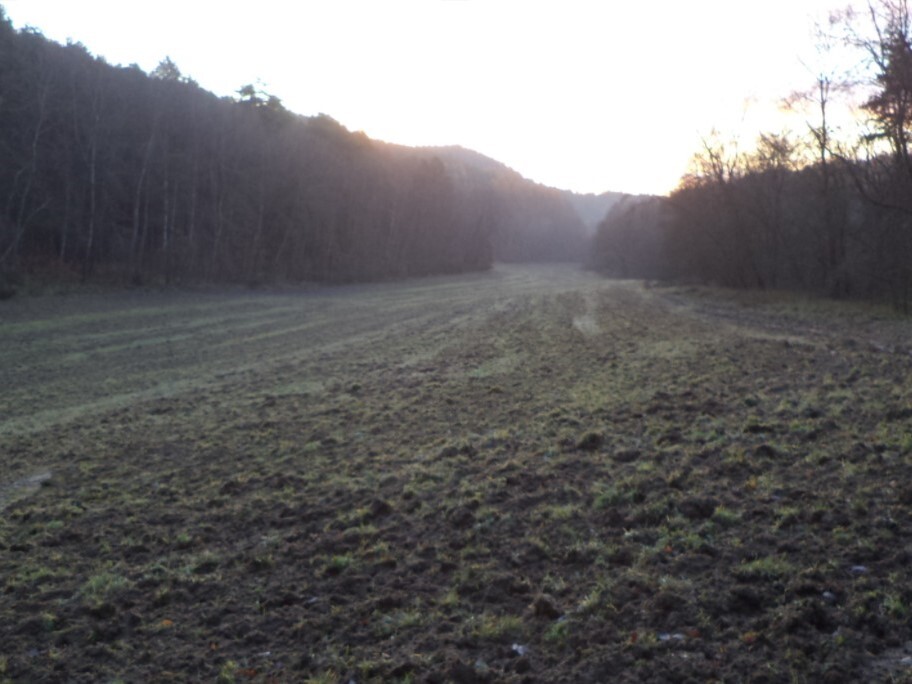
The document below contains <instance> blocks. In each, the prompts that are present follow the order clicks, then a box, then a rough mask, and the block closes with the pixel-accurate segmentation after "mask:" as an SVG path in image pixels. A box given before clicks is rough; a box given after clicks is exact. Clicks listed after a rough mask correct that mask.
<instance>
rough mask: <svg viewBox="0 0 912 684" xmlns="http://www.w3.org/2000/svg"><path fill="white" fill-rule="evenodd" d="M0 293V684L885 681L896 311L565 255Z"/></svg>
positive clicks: (906, 635) (903, 350)
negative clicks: (638, 271) (433, 267)
mask: <svg viewBox="0 0 912 684" xmlns="http://www.w3.org/2000/svg"><path fill="white" fill-rule="evenodd" d="M0 316H2V325H0V373H2V383H0V384H2V386H3V395H2V399H0V509H2V510H0V681H11V682H20V681H22V682H42V681H49V682H50V681H68V682H96V681H112V680H113V681H117V680H118V679H119V680H123V681H176V682H177V681H188V680H195V681H200V680H202V681H219V682H232V681H238V682H244V681H255V682H268V681H277V682H285V681H288V682H292V681H295V682H296V681H314V682H336V681H344V682H348V681H356V682H370V681H377V682H379V681H400V682H407V681H416V682H418V681H428V682H435V681H436V682H444V681H454V682H476V681H491V682H494V681H516V682H525V681H528V682H556V681H568V682H571V681H572V682H585V681H592V682H595V681H619V682H624V681H629V682H639V681H680V682H687V681H694V682H705V681H756V682H760V681H766V682H778V681H862V680H867V681H871V680H874V681H877V680H886V681H903V680H904V678H908V675H909V671H910V665H909V662H910V661H909V659H910V658H912V652H910V651H908V650H907V646H906V644H907V642H908V641H909V640H910V639H912V634H910V626H909V624H910V623H909V620H910V617H912V612H910V611H912V554H910V549H909V547H908V539H909V538H910V535H912V515H910V506H912V486H910V484H909V479H910V478H909V466H910V459H912V428H910V417H912V396H910V391H912V385H910V379H912V378H910V370H912V357H910V354H909V348H908V347H907V346H905V345H906V344H907V340H909V339H910V337H909V333H910V332H912V330H910V328H912V326H910V323H909V321H908V320H906V319H900V318H895V317H893V316H892V315H891V314H889V313H887V312H884V311H881V310H873V309H870V308H864V307H862V306H859V305H851V306H848V305H838V304H833V303H827V302H819V301H814V300H797V299H796V298H794V297H784V296H776V295H745V294H731V293H725V292H717V291H709V290H702V289H682V288H661V289H659V288H655V289H648V288H645V287H644V286H642V285H641V284H638V283H632V282H613V281H605V280H601V279H598V278H596V277H594V276H591V275H588V274H584V273H580V272H578V271H576V270H574V269H571V268H569V267H563V268H561V267H553V268H551V267H549V268H509V269H507V268H500V269H498V270H495V271H494V272H492V273H489V274H484V275H472V276H460V277H454V278H439V279H430V280H420V281H412V282H408V283H404V284H395V285H382V286H375V287H361V286H359V287H340V288H318V289H306V290H285V291H274V292H249V291H233V292H224V291H222V292H218V293H182V294H177V293H150V292H142V293H133V294H119V295H91V296H89V295H86V296H70V297H43V298H33V299H22V300H19V301H16V300H12V301H9V302H6V303H3V304H2V308H0Z"/></svg>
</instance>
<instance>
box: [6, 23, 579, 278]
mask: <svg viewBox="0 0 912 684" xmlns="http://www.w3.org/2000/svg"><path fill="white" fill-rule="evenodd" d="M458 149H459V148H427V149H420V148H418V149H416V148H408V147H402V146H397V145H391V144H387V143H382V142H378V141H373V140H370V139H369V138H368V137H366V136H365V135H364V134H362V133H352V132H350V131H348V130H346V129H345V128H344V127H343V126H341V125H340V124H338V123H337V122H336V121H334V120H333V119H332V118H330V117H328V116H324V115H320V116H317V117H304V116H300V115H297V114H294V113H292V112H290V111H288V110H287V109H286V108H285V107H284V106H283V105H282V102H281V101H280V100H279V99H278V98H277V97H274V96H271V95H268V94H266V93H263V92H260V91H258V90H257V89H256V88H254V87H252V86H246V87H242V88H241V89H240V90H239V91H238V97H236V98H219V97H216V96H215V95H213V94H211V93H209V92H207V91H205V90H203V89H202V88H200V87H199V85H198V84H196V83H195V82H194V81H193V80H192V79H190V78H186V77H185V76H184V75H182V74H181V72H180V70H179V69H178V67H177V66H176V65H175V64H173V63H172V62H171V61H170V60H165V61H163V62H162V63H161V64H160V65H159V67H158V68H157V69H156V70H155V71H153V72H152V73H151V74H146V73H144V72H143V71H142V70H140V69H139V68H138V67H136V66H131V67H115V66H112V65H109V64H107V63H106V62H105V61H104V60H102V59H99V58H96V57H94V56H92V55H91V54H90V53H89V52H88V51H87V50H86V49H85V48H84V47H83V46H81V45H79V44H69V45H66V46H62V45H59V44H57V43H54V42H52V41H49V40H47V39H45V38H44V37H43V36H42V35H40V34H39V33H36V32H34V31H30V30H24V31H16V30H15V29H14V28H13V27H12V24H11V23H10V22H9V21H8V20H7V19H6V18H5V14H4V13H3V10H2V7H0V280H3V279H5V280H6V281H10V280H14V279H15V278H17V277H18V275H19V274H22V273H27V272H37V271H40V272H44V273H48V272H51V273H53V274H55V275H58V276H59V275H66V276H68V277H71V278H82V279H99V278H103V279H106V280H112V279H113V280H115V281H123V282H135V283H138V282H189V281H210V282H225V281H232V282H248V283H257V282H269V281H294V280H320V281H330V282H340V281H351V280H372V279H386V278H396V277H407V276H412V275H424V274H431V273H447V272H460V271H468V270H479V269H486V268H488V267H489V266H490V265H491V263H492V261H493V260H494V259H503V260H512V261H517V260H563V259H568V258H579V257H581V255H582V252H583V249H584V244H585V229H584V227H583V225H582V223H581V221H580V218H579V216H578V214H577V213H576V212H575V211H574V210H573V209H572V207H571V206H570V205H569V204H568V202H567V200H566V198H565V197H564V196H563V195H562V194H561V193H560V192H559V191H557V190H553V189H550V188H546V187H543V186H540V185H537V184H535V183H532V182H531V181H528V180H526V179H523V178H522V177H520V176H519V175H518V174H516V173H515V172H513V171H511V170H509V169H507V168H506V167H504V166H503V165H500V164H498V163H497V162H494V161H493V160H487V161H486V162H482V161H481V160H483V159H485V158H484V157H482V156H481V155H477V154H475V153H471V152H469V151H467V150H463V151H462V152H461V153H457V150H458ZM0 289H6V290H9V286H8V285H3V283H2V282H0Z"/></svg>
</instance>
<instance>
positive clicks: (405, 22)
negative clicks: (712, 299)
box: [0, 0, 845, 194]
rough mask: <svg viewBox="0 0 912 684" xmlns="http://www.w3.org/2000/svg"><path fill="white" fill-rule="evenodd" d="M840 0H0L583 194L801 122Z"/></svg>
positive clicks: (646, 185) (99, 49)
mask: <svg viewBox="0 0 912 684" xmlns="http://www.w3.org/2000/svg"><path fill="white" fill-rule="evenodd" d="M844 3H845V0H842V3H840V2H839V0H764V1H763V2H749V1H748V2H739V1H735V0H687V1H686V2H685V1H682V0H650V1H649V2H640V1H638V0H547V1H544V0H543V1H538V0H256V1H254V2H250V1H247V2H238V1H235V0H156V1H155V2H151V1H148V0H79V1H78V2H77V1H76V0H0V4H2V6H3V7H4V8H5V10H6V13H7V15H8V16H9V18H10V19H11V20H12V21H13V24H14V25H15V26H16V27H17V28H22V27H24V26H27V25H28V26H32V27H34V28H37V29H39V30H40V31H41V32H42V33H43V34H44V35H45V36H47V37H48V38H50V39H52V40H56V41H59V42H66V41H67V40H68V39H72V40H73V41H76V42H80V43H82V44H83V45H85V46H86V47H87V48H88V49H89V51H91V52H92V53H93V54H96V55H100V56H103V57H104V58H105V59H106V60H107V61H108V62H110V63H112V64H122V65H129V64H138V65H139V66H140V67H141V68H143V69H144V70H145V71H150V70H152V69H154V68H155V66H156V65H157V64H158V63H159V62H160V61H161V60H162V59H163V58H165V57H166V56H167V57H170V58H171V59H172V60H173V61H174V62H175V63H176V64H177V66H178V67H179V68H180V70H181V71H182V72H183V74H184V75H185V76H189V77H191V78H193V79H194V80H196V81H197V82H198V83H199V84H200V85H201V86H202V87H204V88H206V89H208V90H211V91H213V92H215V93H217V94H219V95H230V94H232V93H234V92H236V91H237V90H238V89H239V88H240V87H241V86H242V85H244V84H247V83H259V84H260V86H261V87H262V88H263V89H264V90H265V91H266V92H268V93H270V94H273V95H276V96H278V97H279V98H281V100H282V101H283V102H284V104H285V106H286V107H287V108H289V109H291V110H292V111H295V112H298V113H300V114H305V115H313V114H318V113H325V114H328V115H330V116H332V117H333V118H334V119H336V120H337V121H339V122H340V123H342V124H343V125H344V126H346V127H347V128H349V129H351V130H363V131H364V132H365V133H367V134H368V135H369V136H371V137H372V138H377V139H380V140H386V141H389V142H394V143H401V144H405V145H462V146H464V147H468V148H471V149H474V150H476V151H478V152H481V153H482V154H485V155H488V156H490V157H493V158H495V159H497V160H498V161H501V162H503V163H505V164H507V165H508V166H511V167H512V168H514V169H515V170H516V171H518V172H519V173H521V174H522V175H524V176H526V177H527V178H531V179H533V180H535V181H537V182H540V183H543V184H546V185H551V186H554V187H558V188H562V189H569V190H575V191H577V192H603V191H608V190H610V191H617V192H629V193H634V194H666V193H668V192H669V191H671V190H672V189H673V188H674V187H675V186H676V185H677V183H678V181H679V179H680V178H681V176H682V175H683V174H684V173H686V171H687V170H688V163H689V161H690V159H691V157H692V155H693V153H694V152H696V151H697V150H698V149H699V148H700V145H701V140H702V139H703V138H705V137H707V136H708V135H709V134H710V132H711V131H712V130H713V129H717V130H719V131H721V132H722V133H723V135H726V136H738V137H741V138H742V139H744V140H748V141H750V140H753V139H755V138H756V135H757V133H758V132H760V131H780V130H782V129H784V128H789V129H791V130H793V131H795V132H799V133H801V132H803V130H801V129H803V128H805V124H804V120H803V119H802V118H801V117H797V118H796V117H794V115H793V116H792V117H791V118H790V119H783V116H785V115H783V114H782V113H781V111H780V102H781V100H782V98H783V97H785V96H787V95H789V94H790V93H791V92H793V91H795V90H802V89H807V88H809V87H811V86H813V84H814V82H815V77H816V73H815V71H814V69H815V66H814V65H815V61H819V56H817V55H815V40H814V37H813V31H814V24H815V21H820V20H823V19H825V18H826V16H827V12H828V10H830V9H833V8H834V6H835V7H838V6H840V4H844Z"/></svg>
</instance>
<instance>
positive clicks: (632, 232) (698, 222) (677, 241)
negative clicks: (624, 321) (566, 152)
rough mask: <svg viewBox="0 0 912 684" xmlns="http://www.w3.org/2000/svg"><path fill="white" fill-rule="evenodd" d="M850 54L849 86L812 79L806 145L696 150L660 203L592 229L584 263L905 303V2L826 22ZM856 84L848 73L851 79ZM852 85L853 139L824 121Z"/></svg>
mask: <svg viewBox="0 0 912 684" xmlns="http://www.w3.org/2000/svg"><path fill="white" fill-rule="evenodd" d="M830 29H832V30H836V31H838V32H839V33H838V36H837V38H838V41H839V43H840V44H841V45H844V46H846V47H849V48H853V49H856V50H857V51H858V53H857V54H858V55H859V61H860V64H859V65H858V67H859V68H857V69H856V70H855V74H857V73H863V74H868V78H866V79H864V80H862V81H860V82H859V81H856V82H855V83H853V84H848V83H845V82H840V81H839V80H838V79H835V78H834V77H832V76H831V75H828V74H825V75H821V76H819V77H818V78H817V79H816V84H815V87H814V88H813V89H811V91H809V93H808V94H806V97H807V98H809V99H810V100H811V103H812V105H813V109H814V111H816V115H815V119H814V120H812V122H811V123H809V124H808V127H807V132H806V134H805V135H803V136H801V135H796V134H794V133H789V132H785V133H776V134H772V133H769V134H763V135H761V136H760V137H759V139H758V140H757V142H756V145H754V146H753V148H752V150H751V151H750V152H746V153H745V152H739V151H738V148H737V146H736V145H735V144H733V143H731V142H728V141H725V140H722V139H720V138H718V137H710V138H708V139H706V140H705V141H704V148H703V149H702V150H701V151H700V152H699V153H698V154H697V155H695V158H694V165H693V169H692V171H691V173H689V174H688V175H686V176H685V177H684V178H683V179H682V180H681V182H680V184H679V186H678V188H677V189H676V190H675V191H674V192H672V193H671V196H670V197H667V198H659V197H654V198H629V199H628V200H626V201H624V202H621V203H619V204H617V205H616V206H615V207H614V209H613V210H612V211H611V212H610V214H609V215H608V216H607V217H606V218H605V220H604V221H603V222H602V224H601V225H600V226H599V229H598V232H597V235H596V237H595V241H594V249H593V252H592V254H591V255H590V259H591V262H592V263H593V264H594V265H595V266H596V267H597V268H600V269H602V270H604V271H606V272H608V273H610V274H612V275H617V276H620V277H638V278H651V279H669V280H678V281H691V282H703V283H715V284H719V285H724V286H730V287H738V288H760V289H767V288H778V289H790V290H799V291H808V292H814V293H820V294H826V295H829V296H834V297H862V298H871V299H884V300H890V301H891V302H892V303H893V304H895V305H896V306H897V307H899V308H902V309H905V310H908V309H909V308H910V305H912V148H910V144H912V143H910V141H912V22H910V13H909V7H908V4H907V2H906V0H880V1H879V2H877V3H876V4H872V5H870V7H869V12H868V13H867V14H865V15H862V16H853V15H851V14H847V15H841V16H838V17H834V20H833V22H831V24H830ZM855 78H856V79H857V76H855ZM850 85H852V86H854V88H855V90H856V94H857V95H858V96H859V97H860V99H861V103H862V104H861V107H860V111H861V115H862V116H863V118H864V125H863V129H862V131H861V133H860V134H859V135H858V138H857V139H855V140H846V139H840V137H839V136H837V135H835V134H834V133H835V131H834V129H833V127H832V125H831V123H830V120H829V115H830V109H831V106H832V99H833V96H834V95H835V93H836V92H837V90H842V91H845V90H846V89H847V88H848V87H849V86H850Z"/></svg>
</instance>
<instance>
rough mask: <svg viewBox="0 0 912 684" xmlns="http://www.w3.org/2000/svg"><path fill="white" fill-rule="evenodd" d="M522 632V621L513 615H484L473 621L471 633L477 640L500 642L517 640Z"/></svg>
mask: <svg viewBox="0 0 912 684" xmlns="http://www.w3.org/2000/svg"><path fill="white" fill-rule="evenodd" d="M522 632H523V620H522V618H520V617H517V616H515V615H491V614H489V613H485V614H484V615H481V616H480V617H478V618H476V619H475V620H474V627H473V629H472V633H473V635H474V636H476V637H478V638H479V639H487V640H491V641H502V640H506V639H518V638H519V637H520V636H521V635H522Z"/></svg>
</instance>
